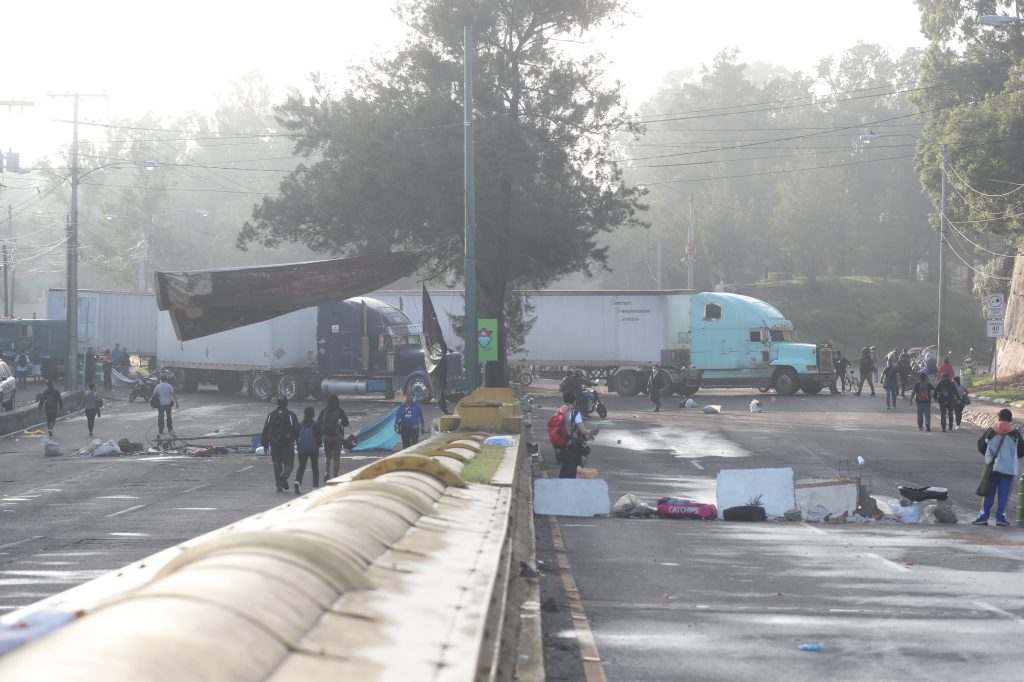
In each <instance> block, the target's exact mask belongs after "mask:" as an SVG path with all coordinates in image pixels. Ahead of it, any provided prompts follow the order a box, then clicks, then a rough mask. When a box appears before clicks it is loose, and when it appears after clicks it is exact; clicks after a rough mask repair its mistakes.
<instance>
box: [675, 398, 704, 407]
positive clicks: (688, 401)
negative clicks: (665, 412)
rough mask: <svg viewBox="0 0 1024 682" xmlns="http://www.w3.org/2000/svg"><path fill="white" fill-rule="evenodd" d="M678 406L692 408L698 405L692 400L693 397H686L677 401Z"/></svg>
mask: <svg viewBox="0 0 1024 682" xmlns="http://www.w3.org/2000/svg"><path fill="white" fill-rule="evenodd" d="M679 407H688V408H694V407H700V405H699V404H697V401H696V400H694V399H693V398H687V399H686V400H680V401H679Z"/></svg>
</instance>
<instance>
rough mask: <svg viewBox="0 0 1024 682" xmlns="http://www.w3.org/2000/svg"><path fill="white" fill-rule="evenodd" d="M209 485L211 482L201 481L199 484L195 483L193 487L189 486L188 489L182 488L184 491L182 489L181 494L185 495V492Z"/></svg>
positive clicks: (192, 491) (191, 491)
mask: <svg viewBox="0 0 1024 682" xmlns="http://www.w3.org/2000/svg"><path fill="white" fill-rule="evenodd" d="M208 485H210V484H209V483H200V484H199V485H194V486H192V487H191V488H189V489H188V490H182V491H181V494H182V495H184V494H186V493H194V492H195V491H197V490H199V489H200V488H205V487H207V486H208Z"/></svg>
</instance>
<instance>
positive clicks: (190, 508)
mask: <svg viewBox="0 0 1024 682" xmlns="http://www.w3.org/2000/svg"><path fill="white" fill-rule="evenodd" d="M173 509H174V511H217V507H174V508H173Z"/></svg>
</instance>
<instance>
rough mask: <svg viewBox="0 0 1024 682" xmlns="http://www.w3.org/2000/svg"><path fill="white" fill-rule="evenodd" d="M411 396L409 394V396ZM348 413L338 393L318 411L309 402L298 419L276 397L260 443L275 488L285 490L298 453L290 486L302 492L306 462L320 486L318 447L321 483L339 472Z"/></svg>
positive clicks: (281, 399)
mask: <svg viewBox="0 0 1024 682" xmlns="http://www.w3.org/2000/svg"><path fill="white" fill-rule="evenodd" d="M410 398H411V396H410ZM347 426H348V415H346V414H345V410H343V409H342V407H341V403H340V401H339V400H338V396H337V395H335V394H333V393H332V394H331V395H329V396H327V402H326V404H325V405H324V407H323V409H321V410H320V413H319V414H317V411H316V408H315V407H313V406H312V405H308V406H307V407H306V409H305V410H304V411H303V415H302V419H301V420H300V419H299V418H298V417H297V416H296V414H295V413H294V412H292V411H291V410H289V409H288V399H287V398H284V397H281V398H278V399H277V408H276V409H274V410H273V411H272V412H271V413H270V414H268V415H267V419H266V421H265V422H264V423H263V434H262V438H261V441H262V445H263V448H264V449H265V451H267V452H268V453H269V454H270V459H271V461H272V462H273V465H274V482H275V484H276V485H277V491H278V492H282V491H286V490H288V477H289V476H291V473H292V468H293V467H294V465H295V455H296V454H298V456H299V467H298V469H297V470H296V472H295V482H294V484H293V488H294V490H295V494H296V495H299V494H301V492H302V479H303V478H304V477H305V474H306V465H307V464H308V465H309V467H310V470H311V471H312V474H313V487H314V488H317V487H319V486H320V448H321V446H322V447H323V449H324V455H325V462H324V477H323V482H324V483H327V480H328V479H330V478H332V477H334V476H337V475H338V474H339V473H340V472H341V446H342V444H343V442H344V439H345V428H346V427H347Z"/></svg>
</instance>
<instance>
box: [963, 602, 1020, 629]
mask: <svg viewBox="0 0 1024 682" xmlns="http://www.w3.org/2000/svg"><path fill="white" fill-rule="evenodd" d="M971 603H972V604H974V605H975V606H980V607H981V608H983V609H984V610H986V611H990V612H991V613H995V614H998V615H1000V616H1003V617H1004V618H1008V619H1010V620H1012V621H1013V622H1014V623H1016V624H1017V625H1021V626H1024V618H1021V617H1020V616H1017V615H1014V614H1012V613H1010V612H1009V611H1007V610H1006V609H1001V608H999V607H998V606H996V605H995V604H989V603H988V602H987V601H975V602H971Z"/></svg>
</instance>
